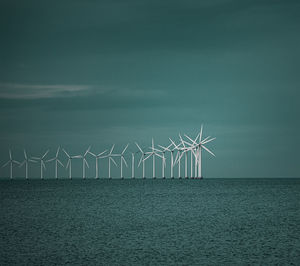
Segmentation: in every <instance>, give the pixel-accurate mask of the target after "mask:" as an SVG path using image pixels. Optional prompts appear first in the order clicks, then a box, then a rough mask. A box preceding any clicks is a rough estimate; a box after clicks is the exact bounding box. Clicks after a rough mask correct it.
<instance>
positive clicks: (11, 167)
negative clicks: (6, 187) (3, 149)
mask: <svg viewBox="0 0 300 266" xmlns="http://www.w3.org/2000/svg"><path fill="white" fill-rule="evenodd" d="M8 154H9V160H8V161H7V162H6V163H5V164H4V165H2V167H5V166H6V165H8V164H9V167H10V179H13V164H17V165H20V162H18V161H16V160H13V158H12V155H11V150H10V149H9V150H8Z"/></svg>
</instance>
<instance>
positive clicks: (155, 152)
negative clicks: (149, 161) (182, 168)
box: [154, 152, 164, 159]
mask: <svg viewBox="0 0 300 266" xmlns="http://www.w3.org/2000/svg"><path fill="white" fill-rule="evenodd" d="M154 154H155V155H156V156H158V157H160V158H162V159H163V158H164V157H162V156H161V155H160V154H158V153H156V152H154Z"/></svg>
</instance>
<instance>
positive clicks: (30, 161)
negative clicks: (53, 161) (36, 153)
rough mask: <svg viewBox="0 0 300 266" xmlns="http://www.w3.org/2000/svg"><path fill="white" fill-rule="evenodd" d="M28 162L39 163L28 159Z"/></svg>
mask: <svg viewBox="0 0 300 266" xmlns="http://www.w3.org/2000/svg"><path fill="white" fill-rule="evenodd" d="M28 162H31V163H37V161H34V160H31V159H28Z"/></svg>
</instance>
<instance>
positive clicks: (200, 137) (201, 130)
mask: <svg viewBox="0 0 300 266" xmlns="http://www.w3.org/2000/svg"><path fill="white" fill-rule="evenodd" d="M202 132H203V124H201V129H200V136H199V142H201V139H202Z"/></svg>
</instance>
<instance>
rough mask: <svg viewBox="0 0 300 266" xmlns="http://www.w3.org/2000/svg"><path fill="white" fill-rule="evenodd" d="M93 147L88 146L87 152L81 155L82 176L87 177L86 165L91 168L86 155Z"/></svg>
mask: <svg viewBox="0 0 300 266" xmlns="http://www.w3.org/2000/svg"><path fill="white" fill-rule="evenodd" d="M90 149H91V146H89V147H88V149H87V150H86V151H85V153H84V154H83V155H79V156H80V157H79V158H81V159H82V178H83V179H85V166H87V167H88V168H90V166H89V164H88V162H87V160H86V159H85V158H86V156H87V155H88V153H89V151H90Z"/></svg>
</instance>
